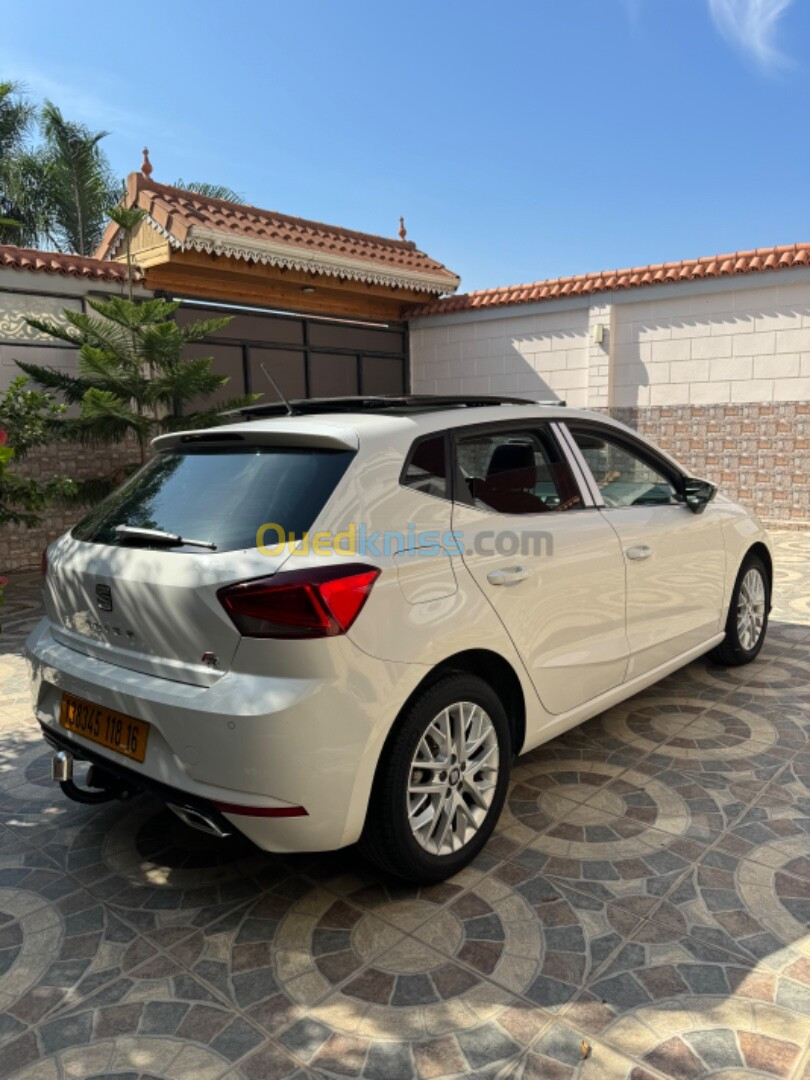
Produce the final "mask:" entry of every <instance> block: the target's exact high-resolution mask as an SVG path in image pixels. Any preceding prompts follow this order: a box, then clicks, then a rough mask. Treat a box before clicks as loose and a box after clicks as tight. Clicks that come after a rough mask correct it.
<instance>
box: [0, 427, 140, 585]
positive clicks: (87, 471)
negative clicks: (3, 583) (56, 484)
mask: <svg viewBox="0 0 810 1080" xmlns="http://www.w3.org/2000/svg"><path fill="white" fill-rule="evenodd" d="M136 461H138V451H137V448H136V447H135V446H134V445H133V444H132V443H130V442H124V443H121V444H119V445H117V446H105V447H87V446H76V445H74V444H71V443H56V444H54V445H53V446H47V447H37V448H36V449H34V450H32V451H31V452H30V453H29V454H28V455H27V457H26V458H25V459H24V460H23V461H22V462H21V463H20V465H19V467H18V470H17V471H19V472H20V473H21V474H23V475H26V476H31V477H34V478H36V479H42V480H44V479H47V478H49V477H51V476H54V475H56V474H60V473H61V474H64V475H65V476H69V477H71V478H72V479H74V480H87V479H90V478H91V477H94V476H106V475H108V474H110V473H112V472H114V471H115V470H117V469H121V468H122V467H123V466H125V465H127V464H129V463H131V462H136ZM89 509H90V508H89V507H75V506H74V507H64V506H49V507H48V508H47V509H46V510H45V512H44V513H43V514H42V516H41V522H42V523H41V525H39V526H38V527H36V528H33V529H27V528H25V526H14V525H4V526H0V573H2V572H3V571H7V570H25V569H29V568H31V567H35V566H38V565H39V559H40V555H41V553H42V550H43V548H45V547H46V546H47V545H48V544H50V543H51V541H52V540H55V539H56V537H57V536H61V535H62V533H63V532H65V531H66V530H67V529H69V528H71V526H73V525H75V524H76V522H77V521H78V520H79V519H80V518H82V517H84V515H85V514H86V513H87V512H88V510H89Z"/></svg>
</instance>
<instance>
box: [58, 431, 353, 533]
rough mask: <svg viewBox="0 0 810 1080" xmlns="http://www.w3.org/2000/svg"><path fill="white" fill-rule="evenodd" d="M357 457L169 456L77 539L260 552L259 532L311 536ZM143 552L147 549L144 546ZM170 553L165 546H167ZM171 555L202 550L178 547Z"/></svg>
mask: <svg viewBox="0 0 810 1080" xmlns="http://www.w3.org/2000/svg"><path fill="white" fill-rule="evenodd" d="M353 457H354V453H353V451H351V450H324V449H322V448H320V447H319V448H313V447H286V446H285V447H275V446H245V447H241V446H240V447H228V448H227V449H226V448H223V447H221V446H220V447H202V446H200V447H194V448H193V449H187V448H183V449H182V450H177V451H175V450H170V451H164V452H163V453H160V454H158V455H157V456H156V457H154V458H153V459H152V460H151V461H149V462H147V464H146V465H144V467H143V468H142V469H140V470H139V472H137V473H136V474H135V476H133V477H132V478H131V479H130V480H129V481H127V483H125V484H124V485H123V486H122V487H120V488H119V489H118V490H117V491H116V492H114V493H113V494H112V495H110V496H109V497H108V498H106V499H105V500H104V501H103V502H101V503H100V504H99V506H98V507H96V509H95V510H93V512H92V513H91V514H89V515H88V516H87V517H86V518H85V519H84V520H83V521H81V522H80V523H79V524H78V525H77V526H76V527H75V528H74V529H73V534H72V535H73V536H74V537H75V538H76V539H77V540H89V541H93V542H95V543H99V544H118V543H119V538H118V536H117V535H116V533H115V526H116V525H130V526H137V527H140V528H147V529H161V530H163V531H164V532H170V533H175V534H177V535H179V536H183V537H187V538H189V539H194V540H204V541H207V542H210V543H212V544H215V545H216V549H217V551H234V550H237V549H241V548H254V547H256V533H257V531H258V530H259V528H260V526H262V525H264V524H267V523H273V524H275V525H278V526H280V527H281V528H282V529H283V530H284V532H285V533H286V534H287V535H289V534H290V533H294V534H295V535H296V536H297V537H300V536H301V534H302V533H304V532H306V531H307V530H309V529H310V528H311V526H312V524H313V522H314V521H315V518H316V517H317V515H318V514H319V513H320V511H321V510H322V508H323V506H324V505H325V503H326V500H327V499H328V498H329V496H330V495H331V494H332V492H333V491H334V490H335V487H336V486H337V484H338V483H339V481H340V479H341V477H342V476H343V474H344V473H345V471H346V469H347V468H348V465H349V462H350V461H351V459H352V458H353ZM138 545H139V546H140V547H144V546H146V547H148V546H149V544H148V543H144V542H143V541H138ZM161 546H162V547H164V546H165V545H161ZM169 550H172V551H184V550H188V551H191V550H194V551H197V552H199V553H201V554H203V553H204V552H205V549H203V548H193V549H192V548H190V547H188V548H184V547H182V546H176V547H172V548H170V549H169Z"/></svg>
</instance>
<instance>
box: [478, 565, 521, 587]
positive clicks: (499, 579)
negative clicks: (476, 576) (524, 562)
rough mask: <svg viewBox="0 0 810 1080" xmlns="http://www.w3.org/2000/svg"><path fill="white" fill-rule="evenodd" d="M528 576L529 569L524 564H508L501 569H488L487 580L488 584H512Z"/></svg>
mask: <svg viewBox="0 0 810 1080" xmlns="http://www.w3.org/2000/svg"><path fill="white" fill-rule="evenodd" d="M528 576H529V571H528V570H527V569H526V568H525V567H524V566H508V567H506V568H505V569H503V570H490V572H489V573H488V574H487V581H488V582H489V583H490V585H514V584H516V583H517V582H518V581H525V580H526V578H527V577H528Z"/></svg>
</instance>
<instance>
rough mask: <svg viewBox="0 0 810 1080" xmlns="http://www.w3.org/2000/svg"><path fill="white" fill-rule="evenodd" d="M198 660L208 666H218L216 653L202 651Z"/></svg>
mask: <svg viewBox="0 0 810 1080" xmlns="http://www.w3.org/2000/svg"><path fill="white" fill-rule="evenodd" d="M200 661H201V663H203V664H207V665H208V667H219V657H218V656H217V654H216V653H212V652H204V653H203V654H202V656H201V657H200Z"/></svg>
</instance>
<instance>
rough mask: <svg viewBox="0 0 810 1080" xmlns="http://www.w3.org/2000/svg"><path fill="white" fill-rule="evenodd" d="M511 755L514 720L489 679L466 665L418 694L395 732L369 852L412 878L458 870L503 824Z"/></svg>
mask: <svg viewBox="0 0 810 1080" xmlns="http://www.w3.org/2000/svg"><path fill="white" fill-rule="evenodd" d="M448 731H449V733H450V735H451V736H452V738H451V741H450V745H449V746H448V745H447V738H446V734H447V732H448ZM462 732H463V734H460V733H462ZM476 744H480V745H478V746H476ZM511 760H512V747H511V738H510V729H509V721H508V719H507V716H506V712H505V710H504V707H503V705H502V703H501V701H500V700H499V698H498V696H497V694H496V693H495V692H494V691H493V689H492V687H491V686H490V685H489V683H487V682H485V681H484V680H483V679H480V678H478V677H477V676H475V675H468V674H465V673H462V672H458V673H452V674H449V675H447V676H445V677H443V678H441V679H440V680H439V681H438V682H435V683H434V684H433V685H432V686H430V687H428V688H427V689H426V690H425V691H424V692H422V693H421V694H419V695H418V696H417V697H416V698H415V699H414V700H413V701H411V702H410V703H409V705H408V706H407V707H406V709H405V711H404V712H403V713H402V714H401V715H400V717H399V719H398V721H397V723H396V725H395V727H394V728H393V730H392V733H391V735H390V736H389V739H388V742H387V744H386V746H385V749H384V751H383V754H382V757H381V759H380V763H379V766H378V768H377V775H376V777H375V781H374V786H373V790H372V794H371V799H370V802H369V808H368V814H367V816H366V824H365V828H364V831H363V836H362V838H361V841H360V851H361V853H362V854H363V855H365V857H366V858H367V859H369V860H370V861H371V862H373V863H375V864H376V865H377V866H378V867H379V868H380V869H382V870H384V871H386V872H387V873H390V874H393V875H395V876H397V877H401V878H405V879H407V880H409V881H414V882H422V883H429V882H437V881H444V880H445V878H448V877H450V876H452V875H453V874H455V873H457V872H458V871H459V870H461V869H462V868H463V867H464V866H466V865H467V864H468V863H469V862H470V861H471V860H472V859H474V858H475V856H476V855H477V854H478V853H479V851H480V850H481V849H482V848H483V846H484V844H486V842H487V840H488V839H489V837H490V835H491V834H492V830H493V829H494V828H495V824H496V822H497V820H498V817H499V816H500V813H501V810H502V808H503V803H504V799H505V798H506V789H507V786H508V783H509V768H510V765H511ZM493 763H495V769H494V770H493ZM445 766H446V767H445ZM423 787H429V788H431V791H430V792H429V793H428V792H423V791H422V788H423ZM462 803H463V804H464V805H463V806H462V805H461V804H462ZM465 807H466V809H465ZM474 818H475V819H476V820H473V819H474ZM420 822H424V824H422V825H420ZM431 829H432V832H431ZM472 830H474V831H472ZM468 834H469V836H468Z"/></svg>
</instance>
